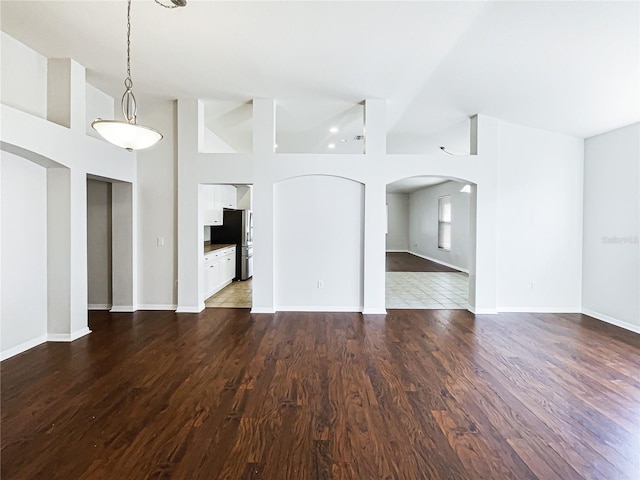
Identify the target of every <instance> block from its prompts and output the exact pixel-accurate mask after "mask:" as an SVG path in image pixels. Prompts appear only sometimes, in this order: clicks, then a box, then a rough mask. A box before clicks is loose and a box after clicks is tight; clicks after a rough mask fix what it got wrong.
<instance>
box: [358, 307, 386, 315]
mask: <svg viewBox="0 0 640 480" xmlns="http://www.w3.org/2000/svg"><path fill="white" fill-rule="evenodd" d="M362 314H363V315H386V314H387V309H386V308H363V309H362Z"/></svg>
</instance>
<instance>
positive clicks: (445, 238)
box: [438, 195, 451, 251]
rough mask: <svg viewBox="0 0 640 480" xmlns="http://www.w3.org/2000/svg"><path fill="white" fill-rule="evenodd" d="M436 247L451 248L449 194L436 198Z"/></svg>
mask: <svg viewBox="0 0 640 480" xmlns="http://www.w3.org/2000/svg"><path fill="white" fill-rule="evenodd" d="M438 248H439V249H440V250H446V251H449V250H451V196H449V195H447V196H446V197H440V198H439V199H438Z"/></svg>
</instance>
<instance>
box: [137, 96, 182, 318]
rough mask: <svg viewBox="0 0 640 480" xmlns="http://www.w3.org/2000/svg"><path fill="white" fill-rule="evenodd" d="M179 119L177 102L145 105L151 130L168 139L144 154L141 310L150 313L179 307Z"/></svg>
mask: <svg viewBox="0 0 640 480" xmlns="http://www.w3.org/2000/svg"><path fill="white" fill-rule="evenodd" d="M175 116H176V109H175V102H172V101H163V102H160V101H156V102H151V101H148V100H147V101H146V102H145V104H144V122H145V125H149V126H152V127H153V128H155V129H157V130H159V131H160V132H162V134H163V136H164V138H163V139H162V140H161V141H160V142H159V143H158V144H156V145H155V146H154V147H151V148H149V149H147V150H141V151H139V152H138V172H137V174H138V307H139V308H144V309H166V310H171V309H175V308H176V304H177V301H176V295H177V293H176V287H175V280H176V279H177V272H176V262H177V257H176V250H177V233H176V227H177V219H176V177H175V174H176V160H175V155H176V153H175V151H176V138H175V131H176V127H175V125H176V123H175V122H176V119H175ZM158 238H161V239H162V241H163V242H164V245H158Z"/></svg>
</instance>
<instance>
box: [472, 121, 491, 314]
mask: <svg viewBox="0 0 640 480" xmlns="http://www.w3.org/2000/svg"><path fill="white" fill-rule="evenodd" d="M476 121H477V124H476V125H477V154H478V157H477V159H478V161H479V162H482V165H481V167H480V168H482V169H483V170H484V171H485V172H487V174H486V175H485V177H483V179H482V182H481V183H480V184H479V185H478V186H477V187H476V188H474V189H472V195H474V194H475V198H476V202H475V204H476V223H475V238H476V242H475V252H473V251H472V252H471V262H470V266H471V268H470V269H469V306H470V309H471V311H473V312H474V313H496V312H497V295H496V292H497V265H498V252H497V244H498V235H497V231H498V228H497V227H498V199H497V191H498V173H497V172H498V166H497V165H498V121H497V120H496V119H494V118H491V117H485V116H480V115H478V116H477V119H476ZM472 200H473V198H472ZM472 204H473V202H472ZM472 210H473V208H472ZM470 214H471V215H473V214H474V212H473V211H471V212H470ZM471 227H472V230H473V224H472V225H471ZM470 233H471V235H473V231H472V232H470ZM474 257H475V263H474V262H473V258H474ZM474 265H475V268H474Z"/></svg>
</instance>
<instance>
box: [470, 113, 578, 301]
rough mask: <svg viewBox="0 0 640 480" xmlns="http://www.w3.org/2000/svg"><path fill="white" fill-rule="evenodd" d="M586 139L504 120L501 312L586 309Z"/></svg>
mask: <svg viewBox="0 0 640 480" xmlns="http://www.w3.org/2000/svg"><path fill="white" fill-rule="evenodd" d="M583 143H584V142H583V140H582V139H580V138H574V137H570V136H566V135H560V134H555V133H551V132H547V131H543V130H538V129H533V128H528V127H523V126H519V125H514V124H511V123H507V122H499V147H500V150H499V157H498V162H499V164H498V225H497V228H498V309H499V310H501V311H510V310H516V311H518V310H525V311H553V312H566V311H569V312H578V311H580V304H581V278H582V175H583ZM479 188H480V187H479Z"/></svg>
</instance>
